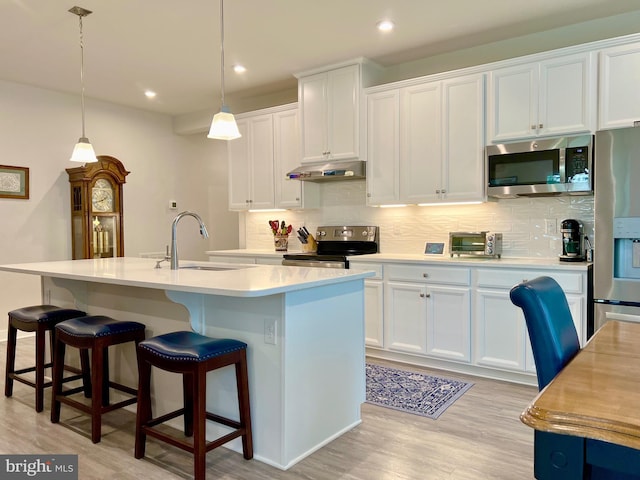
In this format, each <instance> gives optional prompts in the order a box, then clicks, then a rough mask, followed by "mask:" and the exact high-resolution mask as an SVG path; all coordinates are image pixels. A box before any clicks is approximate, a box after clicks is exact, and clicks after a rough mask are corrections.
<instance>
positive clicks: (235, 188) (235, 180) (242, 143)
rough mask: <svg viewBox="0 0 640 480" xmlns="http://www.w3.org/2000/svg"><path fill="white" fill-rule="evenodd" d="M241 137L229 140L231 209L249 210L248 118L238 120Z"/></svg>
mask: <svg viewBox="0 0 640 480" xmlns="http://www.w3.org/2000/svg"><path fill="white" fill-rule="evenodd" d="M237 124H238V130H239V131H240V134H241V135H242V136H241V137H240V138H237V139H235V140H231V141H229V142H227V157H228V162H229V209H230V210H248V209H249V208H250V207H249V206H250V200H251V193H250V185H251V168H250V166H249V162H250V156H249V128H248V120H247V119H243V120H238V121H237Z"/></svg>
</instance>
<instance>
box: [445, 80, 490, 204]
mask: <svg viewBox="0 0 640 480" xmlns="http://www.w3.org/2000/svg"><path fill="white" fill-rule="evenodd" d="M442 94H443V157H444V160H443V183H442V189H441V193H442V197H441V198H442V200H443V201H446V202H471V201H482V200H483V199H484V75H473V76H467V77H460V78H455V79H452V80H447V81H444V82H443V84H442Z"/></svg>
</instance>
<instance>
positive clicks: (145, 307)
mask: <svg viewBox="0 0 640 480" xmlns="http://www.w3.org/2000/svg"><path fill="white" fill-rule="evenodd" d="M155 263H156V262H155V260H153V259H141V258H126V257H125V258H108V259H93V260H73V261H57V262H42V263H26V264H14V265H1V266H0V270H4V271H9V272H18V273H25V274H33V275H40V276H41V277H42V300H43V302H44V303H52V304H55V305H60V306H65V307H75V308H79V309H82V310H85V311H87V312H88V313H89V314H91V315H109V316H111V317H113V318H116V319H122V320H134V321H139V322H142V323H144V324H145V325H146V326H147V336H152V335H158V334H161V333H166V332H170V331H176V330H188V329H190V328H191V329H193V330H194V331H196V332H198V333H201V334H204V335H208V336H211V337H227V338H234V339H237V340H241V341H244V342H246V343H247V344H248V346H249V347H248V349H247V358H248V363H249V365H248V368H249V389H250V396H251V416H252V423H253V442H254V458H255V459H257V460H260V461H263V462H265V463H268V464H270V465H273V466H275V467H278V468H281V469H287V468H289V467H291V466H292V465H294V464H295V463H296V462H298V461H299V460H301V459H302V458H304V457H305V456H307V455H309V454H310V453H312V452H313V451H315V450H317V449H318V448H320V447H322V446H323V445H325V444H326V443H328V442H330V441H331V440H333V439H334V438H336V437H338V436H340V435H341V434H342V433H344V432H346V431H348V430H350V429H351V428H353V427H354V426H356V425H358V424H359V423H360V421H361V418H360V405H361V404H362V403H363V402H364V400H365V374H364V366H365V350H364V278H365V277H368V276H370V275H373V273H372V272H355V273H354V272H353V271H350V270H337V269H335V270H334V269H323V268H315V269H314V268H299V267H281V266H267V265H233V266H230V265H226V264H215V263H209V262H187V261H182V262H181V265H180V266H181V267H188V266H198V265H200V266H206V267H216V266H217V267H220V268H221V270H198V269H190V268H181V269H179V270H170V269H169V266H168V265H166V264H164V265H163V266H162V268H160V269H156V268H154V266H155ZM110 362H111V364H112V371H113V375H114V376H117V378H118V379H119V380H120V381H126V380H129V381H135V379H136V378H137V365H136V359H135V350H134V349H133V347H132V346H127V345H125V346H123V347H122V348H119V349H117V350H115V351H114V354H112V355H111V358H110ZM153 374H154V376H153V379H152V388H153V391H154V392H155V397H154V400H153V401H154V413H156V412H160V413H164V412H167V411H169V410H172V409H174V408H178V406H179V405H180V404H181V402H182V392H181V381H180V379H179V377H178V376H177V375H175V374H171V373H168V372H162V371H157V370H156V369H154V372H153ZM208 379H209V382H208V386H207V390H208V391H207V400H208V406H209V410H210V411H212V412H215V413H219V414H221V415H226V416H230V417H232V418H237V416H238V414H237V398H236V386H235V375H234V370H233V367H226V368H224V369H221V370H218V371H214V372H210V373H209V377H208ZM178 420H180V419H178ZM174 425H176V426H177V427H178V428H179V427H180V422H177V423H175V424H174ZM223 429H224V427H219V426H217V425H208V436H209V437H214V436H218V435H219V434H220V433H222V432H224V430H223ZM132 442H133V438H132ZM227 446H228V447H229V448H232V449H233V450H236V451H241V444H240V440H239V439H236V440H234V441H233V442H231V443H229V444H227ZM132 447H133V443H132Z"/></svg>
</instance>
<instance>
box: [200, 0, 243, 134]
mask: <svg viewBox="0 0 640 480" xmlns="http://www.w3.org/2000/svg"><path fill="white" fill-rule="evenodd" d="M220 91H221V95H222V105H221V107H220V111H219V112H218V113H216V114H215V115H214V116H213V121H212V122H211V129H210V130H209V135H207V137H208V138H213V139H216V140H233V139H234V138H240V137H241V136H242V135H240V131H239V130H238V125H237V124H236V119H235V118H234V117H233V114H232V113H231V111H230V110H229V107H227V106H226V105H225V103H224V0H220Z"/></svg>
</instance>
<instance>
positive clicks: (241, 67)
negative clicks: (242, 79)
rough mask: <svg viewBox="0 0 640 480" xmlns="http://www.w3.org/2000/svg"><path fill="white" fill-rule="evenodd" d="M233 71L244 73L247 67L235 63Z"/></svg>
mask: <svg viewBox="0 0 640 480" xmlns="http://www.w3.org/2000/svg"><path fill="white" fill-rule="evenodd" d="M233 71H234V72H236V73H244V72H246V71H247V69H246V68H244V67H243V66H242V65H234V66H233Z"/></svg>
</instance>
